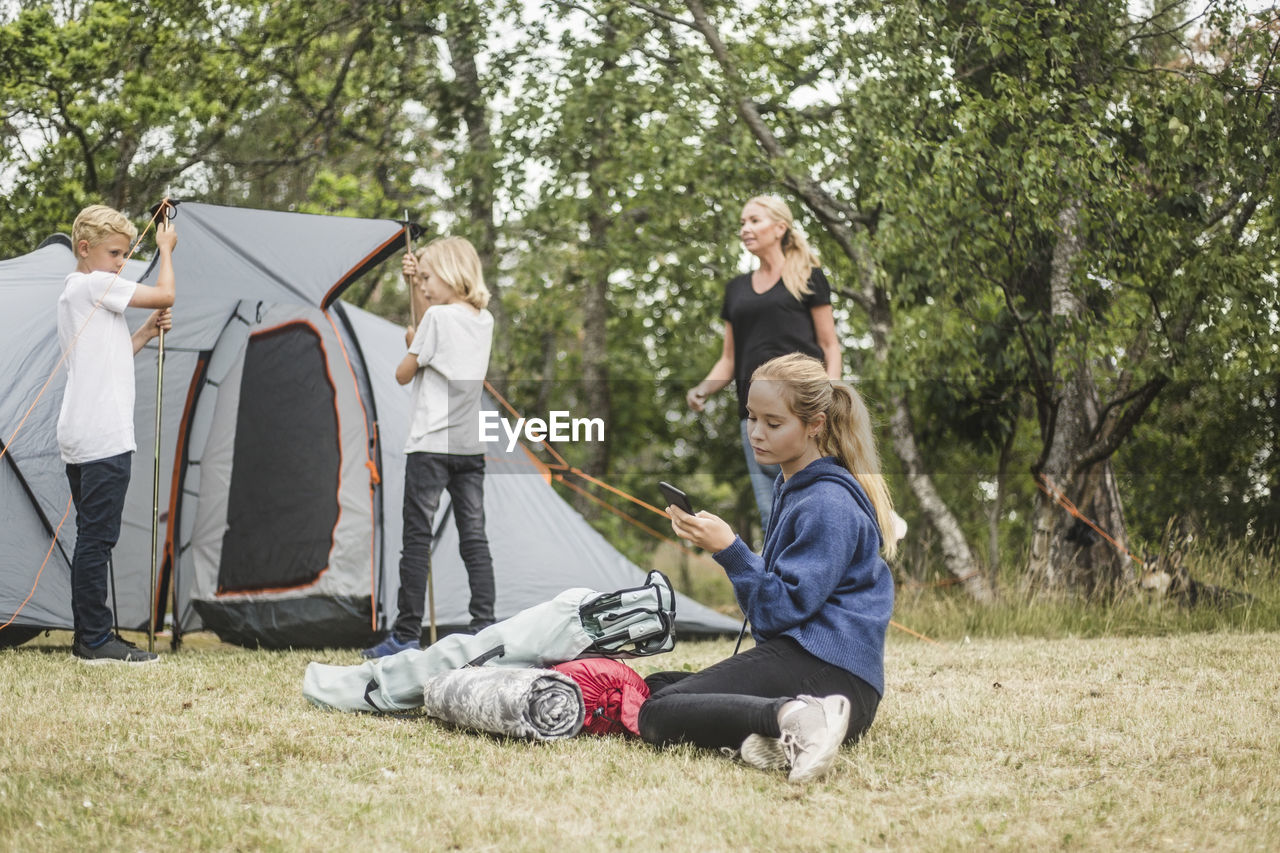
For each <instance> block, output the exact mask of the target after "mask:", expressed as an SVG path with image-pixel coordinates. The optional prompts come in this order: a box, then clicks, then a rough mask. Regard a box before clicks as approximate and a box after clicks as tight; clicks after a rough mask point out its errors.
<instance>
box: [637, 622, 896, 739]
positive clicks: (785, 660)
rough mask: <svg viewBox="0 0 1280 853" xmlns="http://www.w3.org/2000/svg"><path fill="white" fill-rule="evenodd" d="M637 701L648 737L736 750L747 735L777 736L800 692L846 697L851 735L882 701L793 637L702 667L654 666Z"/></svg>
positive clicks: (849, 736) (847, 734)
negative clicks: (783, 714) (781, 716)
mask: <svg viewBox="0 0 1280 853" xmlns="http://www.w3.org/2000/svg"><path fill="white" fill-rule="evenodd" d="M645 684H647V685H649V690H650V691H651V692H650V695H649V698H648V699H647V700H646V701H645V703H644V704H643V705H641V706H640V737H642V738H644V739H645V740H646V741H648V742H649V743H654V744H668V743H681V742H685V743H692V744H695V745H697V746H704V747H708V748H711V749H717V748H719V747H729V748H730V749H737V748H738V747H740V746H741V745H742V741H743V740H744V739H746V737H747V735H749V734H760V735H765V736H767V737H778V736H779V735H780V734H781V731H780V729H779V728H778V711H780V710H781V709H782V706H783V705H785V704H786V703H787V701H788V700H790V699H793V698H795V697H796V696H799V695H801V694H808V695H810V696H833V695H836V694H839V695H841V696H844V697H845V698H847V699H848V700H849V704H850V714H849V729H848V731H847V732H845V740H846V741H849V740H853V739H854V738H857V737H859V736H861V735H862V734H863V732H865V731H866V730H867V729H869V728H871V722H872V720H874V719H875V717H876V708H878V707H879V705H880V694H879V693H877V692H876V690H875V688H874V687H872V686H871V685H870V684H867V682H865V681H863V680H862V679H861V678H858V676H856V675H854V674H853V673H851V672H849V671H847V670H844V669H841V668H840V667H838V666H835V665H833V664H829V663H827V662H826V661H823V660H820V659H819V658H816V657H814V656H813V655H811V654H809V653H808V652H807V651H805V650H804V648H803V647H801V645H800V644H799V643H797V642H796V641H795V640H793V639H791V638H790V637H779V638H777V639H776V640H769V641H768V642H765V643H761V644H760V645H758V646H755V647H754V648H750V649H747V650H746V651H745V652H742V653H741V654H736V655H734V656H733V657H731V658H728V659H726V660H722V661H720V662H719V663H717V664H714V665H713V666H709V667H707V668H706V669H704V670H702V671H700V672H693V673H690V672H656V673H654V674H653V675H650V676H649V677H648V678H646V679H645Z"/></svg>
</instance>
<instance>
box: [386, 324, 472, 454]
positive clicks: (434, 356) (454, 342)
mask: <svg viewBox="0 0 1280 853" xmlns="http://www.w3.org/2000/svg"><path fill="white" fill-rule="evenodd" d="M492 344H493V315H492V314H490V313H489V312H488V311H487V310H483V309H482V310H480V311H476V310H475V308H473V307H472V306H470V305H468V304H467V303H465V302H451V303H449V304H448V305H432V306H430V307H429V308H427V311H426V313H425V314H423V316H422V322H421V323H420V324H419V325H418V333H417V335H416V336H414V339H413V344H412V345H410V347H409V352H410V353H412V354H414V355H416V356H417V357H418V366H419V370H418V372H417V374H416V375H415V376H414V377H413V422H412V423H411V424H410V425H409V440H408V441H407V442H405V446H404V451H405V453H451V454H454V455H469V454H475V453H483V452H484V444H483V443H482V442H481V441H480V396H481V394H482V393H483V391H484V376H485V373H486V372H487V371H488V369H489V349H490V347H491V345H492Z"/></svg>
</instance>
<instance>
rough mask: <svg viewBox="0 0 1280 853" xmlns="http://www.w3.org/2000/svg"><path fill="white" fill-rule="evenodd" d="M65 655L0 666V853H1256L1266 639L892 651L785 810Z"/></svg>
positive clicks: (225, 649)
mask: <svg viewBox="0 0 1280 853" xmlns="http://www.w3.org/2000/svg"><path fill="white" fill-rule="evenodd" d="M69 643H70V635H69V634H60V633H54V634H51V635H48V636H45V637H41V638H39V639H37V640H35V641H32V642H31V643H29V644H27V645H25V646H22V647H19V648H17V649H9V650H5V651H2V652H0V680H2V683H3V685H4V688H3V692H0V849H3V850H14V851H45V850H67V851H82V850H127V851H150V850H154V851H161V850H179V851H183V853H189V851H203V850H253V851H256V850H290V851H292V850H317V851H321V850H341V849H356V850H361V851H379V850H411V849H412V850H546V851H567V850H618V849H624V850H690V851H701V850H859V849H893V850H959V849H971V848H978V849H1018V850H1024V849H1033V850H1044V849H1078V850H1110V849H1130V850H1276V849H1280V757H1278V756H1280V672H1278V671H1277V666H1276V661H1277V660H1278V659H1280V633H1268V632H1257V633H1249V632H1239V631H1226V632H1216V633H1212V634H1209V633H1192V634H1181V635H1173V636H1160V637H1128V638H1095V639H1079V638H1065V639H972V640H968V641H965V640H964V639H961V640H959V641H948V642H942V643H927V642H923V641H920V640H917V639H914V638H911V637H909V636H907V635H906V634H904V633H903V632H900V631H892V632H891V634H890V639H889V648H888V653H887V670H888V683H887V691H886V695H885V699H884V702H883V704H882V705H881V707H880V713H879V716H878V718H877V721H876V724H875V726H874V727H873V728H872V730H871V733H870V734H869V735H868V736H867V737H866V738H865V739H864V740H863V741H862V742H861V743H859V744H858V745H856V746H854V747H851V748H846V749H845V750H844V751H843V752H842V753H841V757H840V761H839V763H838V765H837V768H836V770H835V771H834V772H833V773H832V774H831V775H830V776H829V777H827V778H826V779H825V780H823V781H821V782H819V783H817V784H814V785H811V786H809V787H807V788H796V787H793V786H790V785H788V784H787V783H786V781H785V779H784V777H783V776H782V775H781V774H776V775H771V774H765V773H761V772H759V771H755V770H752V769H750V768H747V767H744V766H741V765H738V764H735V763H733V762H731V761H729V760H727V759H726V758H724V757H723V756H720V755H718V754H714V753H710V752H704V751H699V750H695V749H691V748H683V747H682V748H677V749H672V750H666V751H658V750H655V749H652V748H650V747H648V746H647V745H645V744H643V743H640V742H638V741H635V740H623V739H621V738H616V737H615V738H597V737H589V736H583V737H578V738H573V739H571V740H567V741H560V742H556V743H551V744H532V743H525V742H514V741H504V740H500V739H496V738H492V737H489V736H483V735H477V734H472V733H467V732H461V731H456V730H451V729H448V728H445V727H443V726H441V725H438V724H436V723H434V722H431V721H430V720H428V719H425V718H423V717H409V718H396V717H389V716H374V715H344V714H338V713H333V712H323V711H320V710H317V709H315V708H312V707H311V706H310V705H308V704H307V703H306V701H305V700H303V698H302V695H301V692H300V686H301V679H302V672H303V669H304V667H305V666H306V663H307V662H308V661H310V660H313V659H318V660H324V661H326V662H330V663H355V662H356V660H357V657H356V655H355V654H354V653H353V652H350V651H346V652H335V651H327V652H318V653H312V652H266V651H248V650H243V649H238V648H234V647H230V646H225V645H222V644H220V643H218V642H217V641H216V640H215V639H212V638H210V637H207V636H204V635H195V636H193V637H190V638H189V642H188V643H187V645H186V646H185V647H184V648H183V650H182V651H180V652H178V653H176V654H165V655H164V659H163V660H162V662H161V663H160V664H159V665H156V666H149V667H132V668H121V667H108V666H99V667H87V666H84V665H82V664H80V663H78V662H77V661H75V660H73V659H72V658H71V656H70V653H69V651H70V650H69ZM731 651H732V641H731V640H724V641H716V642H681V643H679V644H677V647H676V650H675V651H674V652H673V653H671V654H669V655H666V656H663V657H660V658H650V659H646V660H640V661H635V662H633V663H634V664H635V665H636V668H637V669H638V670H639V671H640V672H641V673H642V674H647V673H649V672H651V671H654V670H655V669H667V668H675V669H679V668H683V667H686V666H687V667H693V668H699V667H702V666H705V665H706V664H708V663H710V662H713V661H714V660H717V659H719V658H720V657H722V656H724V655H726V654H728V653H729V652H731Z"/></svg>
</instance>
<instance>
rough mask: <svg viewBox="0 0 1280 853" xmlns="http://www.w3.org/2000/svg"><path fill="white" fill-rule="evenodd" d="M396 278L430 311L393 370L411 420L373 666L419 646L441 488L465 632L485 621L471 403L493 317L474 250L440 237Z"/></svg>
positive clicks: (488, 569) (486, 584)
mask: <svg viewBox="0 0 1280 853" xmlns="http://www.w3.org/2000/svg"><path fill="white" fill-rule="evenodd" d="M404 274H405V278H406V280H408V281H409V283H410V285H411V286H412V287H414V288H415V289H417V290H418V291H420V293H421V295H422V296H424V297H425V298H426V300H427V301H428V302H429V303H430V305H429V307H428V308H426V310H424V311H423V313H422V321H421V322H420V323H419V324H418V328H416V329H414V328H409V329H408V330H407V331H406V333H405V345H406V346H407V347H408V348H409V351H408V353H406V354H405V357H404V358H403V359H402V360H401V361H400V363H399V364H398V365H396V381H398V382H399V383H400V384H401V385H408V384H409V383H410V382H412V383H413V421H412V423H411V424H410V427H409V440H408V441H407V442H406V444H405V453H406V454H408V459H407V460H406V463H405V482H404V533H403V546H404V547H403V550H402V551H401V553H400V594H399V597H398V600H397V616H396V621H395V624H394V625H393V626H392V629H391V633H390V634H388V636H387V637H386V639H384V640H383V641H382V642H380V643H379V644H378V645H376V646H374V647H372V648H369V649H365V650H364V652H363V654H364V656H365V657H367V658H379V657H384V656H386V655H391V654H396V653H398V652H402V651H404V650H405V649H410V648H413V649H416V648H418V646H419V643H420V640H421V632H422V615H423V609H424V604H425V597H426V589H427V574H428V572H429V571H430V556H431V538H432V529H431V525H432V521H433V518H434V516H435V513H436V508H437V507H438V506H439V504H440V495H441V493H443V492H444V491H445V490H446V489H448V491H449V497H450V499H451V500H452V502H453V503H452V505H453V519H454V523H455V524H456V525H457V528H458V550H459V551H461V553H462V562H463V563H464V564H465V565H466V567H467V579H468V580H469V581H470V585H471V607H470V610H471V624H470V626H469V628H470V629H471V630H472V631H476V630H479V629H481V628H484V627H485V626H487V625H490V624H492V623H493V621H494V599H495V590H494V580H493V558H492V556H491V554H490V552H489V540H488V537H487V536H486V535H485V523H484V446H483V445H482V444H481V442H480V429H479V415H480V398H481V394H482V392H483V390H484V377H485V372H486V371H487V370H488V368H489V350H490V347H491V345H492V342H493V315H492V314H490V313H489V312H488V310H486V307H485V306H486V305H488V304H489V290H488V288H486V287H485V284H484V273H483V270H482V268H481V265H480V257H479V255H477V254H476V250H475V247H473V246H472V245H471V243H469V242H468V241H467V240H465V239H464V238H462V237H442V238H440V239H438V240H434V241H432V242H431V243H430V244H429V245H427V246H426V248H424V249H422V250H421V251H420V252H419V253H418V255H417V257H415V256H413V255H406V256H405V259H404Z"/></svg>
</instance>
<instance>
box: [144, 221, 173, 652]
mask: <svg viewBox="0 0 1280 853" xmlns="http://www.w3.org/2000/svg"><path fill="white" fill-rule="evenodd" d="M163 207H164V209H163V210H162V211H161V213H160V215H161V217H163V221H164V222H168V221H169V218H170V214H171V212H172V208H171V207H170V206H169V198H168V196H166V197H165V200H164V202H163ZM156 350H157V351H156V434H155V439H156V440H155V455H154V456H153V457H152V464H151V586H150V587H149V588H148V593H147V651H149V652H154V651H155V650H156V536H157V534H158V533H159V531H160V422H161V421H160V415H161V406H162V404H163V401H164V329H163V328H162V329H160V339H159V343H158V344H157V346H156Z"/></svg>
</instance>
